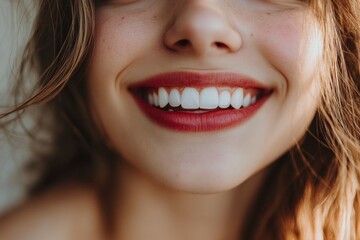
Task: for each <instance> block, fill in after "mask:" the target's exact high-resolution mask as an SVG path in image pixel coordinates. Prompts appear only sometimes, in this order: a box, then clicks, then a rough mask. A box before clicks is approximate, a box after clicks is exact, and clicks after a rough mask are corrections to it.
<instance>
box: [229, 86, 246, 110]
mask: <svg viewBox="0 0 360 240" xmlns="http://www.w3.org/2000/svg"><path fill="white" fill-rule="evenodd" d="M243 97H244V90H243V89H242V88H238V89H236V90H235V92H234V93H233V94H232V96H231V106H232V107H233V108H235V109H239V108H240V107H241V106H242V104H243Z"/></svg>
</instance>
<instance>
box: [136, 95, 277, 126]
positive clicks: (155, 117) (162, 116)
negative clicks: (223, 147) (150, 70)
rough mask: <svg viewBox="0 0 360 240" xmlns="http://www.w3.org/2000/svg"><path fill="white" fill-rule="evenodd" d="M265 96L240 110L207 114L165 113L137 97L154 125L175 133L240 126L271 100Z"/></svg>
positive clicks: (141, 107) (137, 100)
mask: <svg viewBox="0 0 360 240" xmlns="http://www.w3.org/2000/svg"><path fill="white" fill-rule="evenodd" d="M269 97H270V95H267V96H263V97H262V98H261V99H259V100H258V101H257V102H256V103H254V104H252V105H250V106H248V107H246V108H240V109H226V110H221V109H219V110H213V111H209V112H205V113H189V112H176V111H164V110H161V109H159V108H156V107H153V106H151V105H149V104H148V103H146V102H144V101H143V100H142V99H140V98H138V97H135V100H136V103H137V104H138V106H139V107H140V109H141V110H142V111H143V112H144V113H145V115H146V116H147V117H148V118H149V119H150V120H152V121H153V122H154V123H156V124H158V125H160V126H163V127H165V128H168V129H172V130H174V131H181V132H208V131H216V130H223V129H227V128H231V127H235V126H238V125H240V124H242V123H244V122H245V121H247V120H249V119H250V118H251V117H252V116H254V114H255V113H256V112H257V111H258V110H259V109H260V108H261V106H263V104H264V103H265V102H266V101H267V100H268V99H269Z"/></svg>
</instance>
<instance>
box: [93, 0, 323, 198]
mask: <svg viewBox="0 0 360 240" xmlns="http://www.w3.org/2000/svg"><path fill="white" fill-rule="evenodd" d="M318 29H319V27H318V23H317V22H316V20H315V18H314V17H313V16H312V15H311V14H310V13H309V10H308V9H307V7H306V6H305V5H304V3H303V2H302V1H295V0H176V1H170V0H113V1H107V3H106V4H104V5H103V6H101V7H99V8H98V9H97V11H96V36H95V49H94V54H93V59H92V61H91V63H90V68H89V72H88V85H89V89H88V90H89V93H90V105H91V109H92V111H93V115H94V118H95V120H96V123H97V124H98V126H99V128H100V130H101V131H103V132H104V133H105V135H106V137H107V140H108V144H109V145H111V147H112V148H114V149H116V150H117V151H118V152H119V153H120V155H121V156H122V159H123V161H125V162H127V163H129V165H130V166H132V168H131V169H132V170H134V171H137V172H138V173H141V174H145V175H146V176H147V177H149V178H150V179H153V180H156V181H157V182H161V183H162V184H164V185H165V186H167V187H170V188H172V189H177V190H183V191H189V192H198V193H205V192H207V193H208V192H219V191H224V190H228V189H231V188H233V187H235V186H237V185H239V184H240V183H242V182H243V181H244V180H246V179H247V178H248V177H250V176H251V175H253V174H254V173H256V172H257V171H259V170H261V169H262V168H264V167H265V166H267V165H269V164H270V163H271V162H272V161H274V160H275V159H276V158H278V157H279V156H280V155H282V154H283V153H285V152H286V151H287V150H288V149H289V148H290V147H292V146H293V145H294V144H295V143H296V141H297V140H299V139H300V138H301V137H302V136H303V135H304V133H305V131H306V129H307V127H308V126H309V124H310V122H311V120H312V118H313V116H314V113H315V109H316V106H317V100H318V95H319V88H318V86H317V83H318V82H319V79H318V69H319V66H318V65H317V61H318V59H319V57H320V55H321V49H322V44H321V43H322V34H321V33H320V31H319V30H318ZM129 169H130V168H129Z"/></svg>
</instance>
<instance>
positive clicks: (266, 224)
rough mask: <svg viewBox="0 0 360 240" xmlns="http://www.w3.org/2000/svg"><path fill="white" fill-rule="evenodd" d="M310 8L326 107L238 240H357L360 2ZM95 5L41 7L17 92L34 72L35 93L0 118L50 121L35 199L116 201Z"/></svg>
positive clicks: (282, 162)
mask: <svg viewBox="0 0 360 240" xmlns="http://www.w3.org/2000/svg"><path fill="white" fill-rule="evenodd" d="M307 2H308V5H309V7H310V8H311V10H312V12H313V14H314V15H315V16H316V17H317V18H318V20H319V22H320V25H321V27H322V30H323V32H324V40H323V43H324V44H323V45H324V49H323V62H322V64H321V66H319V67H320V68H321V79H322V82H321V86H322V96H321V104H320V106H319V108H318V112H317V114H316V116H315V118H314V120H313V122H312V124H311V126H310V128H309V130H308V132H307V134H306V135H305V136H304V138H303V139H302V140H301V141H300V142H299V143H298V144H297V146H295V147H293V148H292V149H291V150H290V151H288V152H287V153H286V154H285V155H284V156H283V157H281V159H279V160H278V161H277V162H276V163H275V164H274V165H273V166H272V168H273V169H272V173H271V174H270V175H269V178H271V180H270V181H266V182H267V184H266V185H265V186H263V189H262V190H261V191H260V195H259V196H258V199H257V201H256V202H255V203H254V204H255V205H254V206H255V207H254V210H255V209H256V211H250V213H249V218H248V219H249V220H248V227H247V228H246V232H245V233H244V236H243V238H242V239H262V240H265V239H304V240H308V239H360V191H359V189H360V188H359V186H360V164H359V162H360V118H359V116H360V2H359V1H358V0H342V1H338V0H329V1H323V0H308V1H307ZM97 4H99V3H98V2H97V1H90V0H78V1H74V0H52V1H45V0H38V1H37V7H38V15H37V18H36V19H35V23H34V29H33V35H32V37H31V39H30V41H29V43H28V47H27V50H26V52H25V54H24V57H23V61H22V63H21V67H20V72H19V75H18V84H17V85H18V86H21V85H22V84H23V83H24V82H25V81H26V79H25V77H24V76H26V71H27V70H28V69H33V70H36V71H37V73H38V79H39V80H38V83H37V86H36V90H35V94H33V95H31V96H30V97H27V98H26V99H25V100H24V101H23V102H22V103H21V104H18V105H17V106H16V107H15V108H14V109H13V110H11V111H9V112H8V113H5V114H2V115H1V117H2V118H4V117H5V116H8V115H10V114H13V113H18V112H21V111H22V110H23V109H26V108H27V107H29V106H32V105H38V104H41V105H42V106H43V109H44V110H43V111H46V113H47V114H49V116H51V117H52V119H54V120H53V121H54V124H53V125H52V127H51V130H50V131H51V134H52V136H53V144H52V146H54V147H53V148H52V149H50V151H48V152H47V153H46V154H43V155H41V156H34V158H37V159H36V161H35V162H37V163H38V164H39V165H40V169H41V176H40V178H39V179H38V181H37V182H36V183H35V185H34V186H33V187H32V189H31V192H32V193H37V192H39V191H42V190H44V189H46V188H48V187H51V186H53V185H54V184H58V183H60V182H62V181H68V180H76V181H83V182H86V183H91V184H92V185H95V186H97V188H98V189H99V191H101V192H103V193H108V194H103V196H109V194H110V192H111V191H110V190H111V187H112V186H111V184H112V183H113V182H114V181H111V179H112V178H113V177H114V176H113V175H114V174H115V173H114V172H113V169H115V168H114V167H113V166H114V165H115V162H116V161H115V160H114V159H115V155H116V154H114V153H112V152H111V150H109V149H108V148H107V146H106V145H105V144H104V142H105V141H104V137H103V136H99V134H98V133H95V132H96V131H94V129H96V127H95V124H94V123H93V122H92V121H91V117H90V111H89V109H88V106H87V104H86V103H87V95H86V82H85V81H84V78H85V73H86V68H87V64H88V62H89V59H90V58H91V52H92V48H93V35H94V22H95V21H94V19H95V8H96V5H97ZM50 19H51V21H50ZM55 109H56V111H55ZM85 119H86V121H85ZM65 129H66V130H65ZM64 148H66V149H68V151H63V149H64ZM99 159H101V161H100V160H99ZM65 173H66V174H65ZM107 199H111V197H108V198H107ZM269 206H271V207H269Z"/></svg>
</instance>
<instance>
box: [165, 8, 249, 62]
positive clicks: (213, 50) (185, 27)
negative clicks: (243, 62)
mask: <svg viewBox="0 0 360 240" xmlns="http://www.w3.org/2000/svg"><path fill="white" fill-rule="evenodd" d="M164 42H165V45H166V46H167V48H169V49H171V50H173V51H176V52H191V53H193V54H196V55H209V54H210V55H211V54H219V53H224V52H227V53H229V52H235V51H237V50H239V49H240V47H241V45H242V39H241V36H240V33H239V32H237V31H236V30H235V29H234V28H233V27H232V26H231V24H230V23H229V21H228V19H227V18H226V17H225V16H224V15H223V13H222V12H220V11H218V10H217V9H214V8H211V7H209V6H204V5H200V4H197V5H195V4H192V5H189V6H184V7H183V8H182V9H181V10H179V11H178V13H177V15H176V17H175V19H174V22H173V24H172V25H171V26H170V27H169V28H168V30H167V31H166V33H165V36H164Z"/></svg>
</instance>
